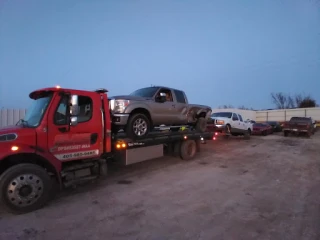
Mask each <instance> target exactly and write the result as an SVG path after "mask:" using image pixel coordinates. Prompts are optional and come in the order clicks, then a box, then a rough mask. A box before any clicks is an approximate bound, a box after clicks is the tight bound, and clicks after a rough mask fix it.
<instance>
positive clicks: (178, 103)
mask: <svg viewBox="0 0 320 240" xmlns="http://www.w3.org/2000/svg"><path fill="white" fill-rule="evenodd" d="M173 93H174V94H173V97H174V98H173V100H174V115H175V121H174V123H175V124H176V125H177V124H181V125H184V124H186V123H188V115H187V114H188V103H187V100H186V97H185V95H184V92H182V91H180V90H174V91H173Z"/></svg>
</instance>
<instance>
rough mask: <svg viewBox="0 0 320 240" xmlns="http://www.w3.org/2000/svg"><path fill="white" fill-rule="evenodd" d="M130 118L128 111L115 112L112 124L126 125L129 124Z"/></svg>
mask: <svg viewBox="0 0 320 240" xmlns="http://www.w3.org/2000/svg"><path fill="white" fill-rule="evenodd" d="M128 119H129V114H127V113H115V114H112V124H114V125H118V126H124V125H126V124H127V122H128Z"/></svg>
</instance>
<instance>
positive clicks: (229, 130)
mask: <svg viewBox="0 0 320 240" xmlns="http://www.w3.org/2000/svg"><path fill="white" fill-rule="evenodd" d="M225 132H226V133H227V134H231V126H230V124H227V125H226V129H225Z"/></svg>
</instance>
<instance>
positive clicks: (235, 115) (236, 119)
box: [232, 113, 239, 121]
mask: <svg viewBox="0 0 320 240" xmlns="http://www.w3.org/2000/svg"><path fill="white" fill-rule="evenodd" d="M232 120H233V121H239V118H238V115H237V114H236V113H233V117H232Z"/></svg>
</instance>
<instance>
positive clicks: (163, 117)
mask: <svg viewBox="0 0 320 240" xmlns="http://www.w3.org/2000/svg"><path fill="white" fill-rule="evenodd" d="M109 104H110V111H111V116H112V128H113V131H115V132H118V131H119V130H121V129H123V130H124V131H125V132H126V134H127V136H128V137H130V138H134V139H137V138H144V137H146V136H147V135H148V134H149V132H150V131H152V130H153V129H154V127H157V126H160V125H165V126H170V127H173V126H186V125H189V126H193V127H194V128H195V129H197V130H198V131H202V132H203V131H205V130H206V127H207V125H206V124H207V120H208V118H209V117H210V115H211V111H212V110H211V108H210V107H209V106H203V105H193V104H188V99H187V97H186V94H185V93H184V92H183V91H181V90H177V89H172V88H168V87H147V88H142V89H138V90H136V91H134V92H133V93H131V94H129V95H125V96H114V97H111V98H110V99H109Z"/></svg>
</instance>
